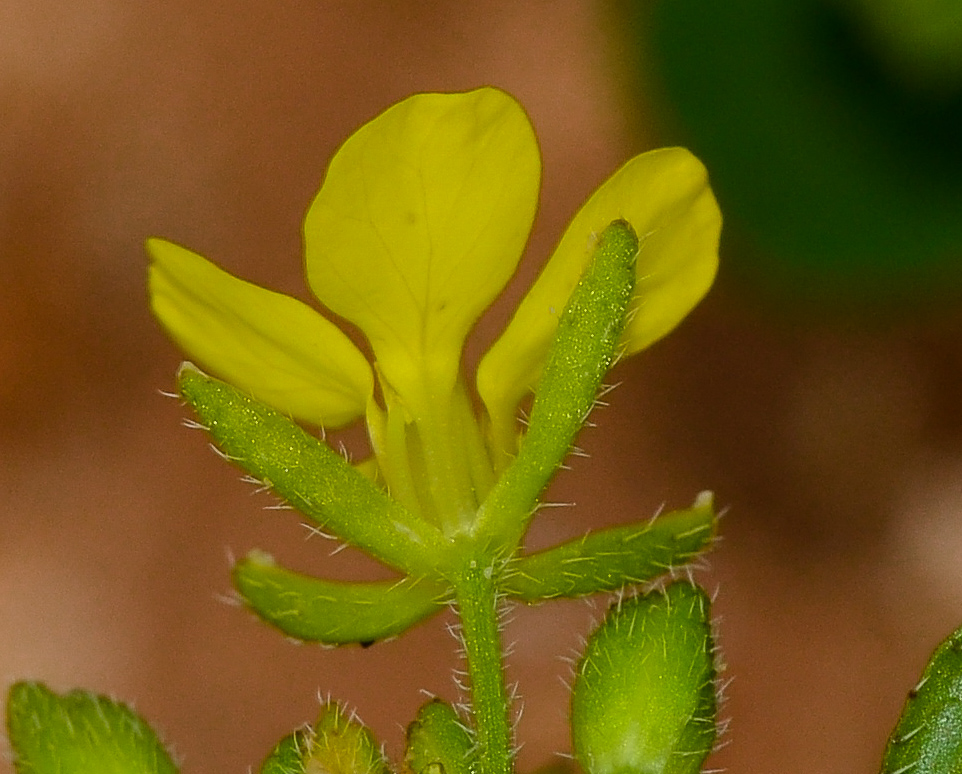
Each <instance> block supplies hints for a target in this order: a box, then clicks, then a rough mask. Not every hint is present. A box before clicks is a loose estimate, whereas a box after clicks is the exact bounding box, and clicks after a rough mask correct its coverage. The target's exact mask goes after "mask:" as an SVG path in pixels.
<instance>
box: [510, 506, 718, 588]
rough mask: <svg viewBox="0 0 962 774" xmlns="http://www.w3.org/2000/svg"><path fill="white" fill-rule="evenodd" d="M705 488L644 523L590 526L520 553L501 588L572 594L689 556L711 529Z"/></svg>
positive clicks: (654, 572)
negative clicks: (683, 505)
mask: <svg viewBox="0 0 962 774" xmlns="http://www.w3.org/2000/svg"><path fill="white" fill-rule="evenodd" d="M715 523H716V517H715V511H714V507H713V503H712V495H711V493H710V492H703V493H702V494H700V495H699V496H698V498H697V499H696V500H695V504H694V505H693V506H692V507H691V508H689V509H687V510H680V511H673V512H671V513H666V514H663V515H661V516H659V517H658V518H656V519H653V520H652V521H650V522H648V523H646V524H629V525H626V526H623V527H613V528H611V529H605V530H601V531H599V532H591V533H588V534H587V535H585V536H584V537H581V538H578V539H577V540H572V541H569V542H567V543H563V544H562V545H560V546H556V547H554V548H549V549H546V550H544V551H539V552H538V553H535V554H530V555H528V556H522V557H520V558H518V559H517V560H515V561H514V562H512V563H511V564H510V565H509V567H508V569H507V571H506V572H505V580H504V590H505V591H506V592H507V593H508V594H509V595H510V596H512V597H514V598H516V599H520V600H521V601H523V602H537V601H540V600H543V599H551V598H554V597H578V596H585V595H588V594H594V593H596V592H599V591H615V590H617V589H620V588H622V587H623V586H625V585H627V584H632V583H644V582H646V581H649V580H652V579H654V578H657V577H658V576H659V575H663V574H664V573H666V572H669V571H670V570H671V569H672V568H674V567H678V566H679V565H682V564H685V563H686V562H689V561H691V559H693V558H694V557H695V556H697V555H698V554H699V553H700V552H701V551H703V550H704V549H705V548H706V547H707V546H708V545H709V543H710V542H711V540H712V538H713V537H714V534H715Z"/></svg>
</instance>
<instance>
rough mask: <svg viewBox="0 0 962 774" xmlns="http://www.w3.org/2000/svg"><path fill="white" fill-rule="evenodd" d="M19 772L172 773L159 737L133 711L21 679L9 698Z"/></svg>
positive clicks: (84, 693) (9, 726) (9, 720)
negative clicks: (60, 692)
mask: <svg viewBox="0 0 962 774" xmlns="http://www.w3.org/2000/svg"><path fill="white" fill-rule="evenodd" d="M7 731H8V734H9V737H10V746H11V747H12V748H13V765H14V768H15V769H16V771H17V774H175V773H176V772H177V767H176V766H175V765H174V762H173V761H172V760H171V758H170V755H169V754H168V753H167V751H166V750H165V749H164V746H163V745H162V744H161V742H160V740H159V739H158V738H157V735H156V734H155V733H154V731H153V730H152V729H151V728H150V726H149V725H147V723H145V722H144V721H143V720H142V719H141V718H140V717H139V716H138V715H137V714H136V713H135V712H133V711H132V710H131V709H130V708H129V707H127V706H126V705H124V704H121V703H119V702H116V701H113V700H112V699H108V698H107V697H105V696H97V695H95V694H93V693H89V692H87V691H80V690H75V691H70V692H69V693H66V694H62V695H61V694H57V693H54V692H53V691H51V690H50V689H49V688H47V687H46V686H45V685H43V684H41V683H35V682H19V683H14V684H13V685H12V686H11V687H10V692H9V694H8V698H7Z"/></svg>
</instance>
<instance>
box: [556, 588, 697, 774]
mask: <svg viewBox="0 0 962 774" xmlns="http://www.w3.org/2000/svg"><path fill="white" fill-rule="evenodd" d="M715 705H716V700H715V665H714V645H713V642H712V635H711V626H710V621H709V600H708V597H707V595H706V594H705V592H704V591H702V590H701V589H699V588H698V587H696V586H694V585H692V584H691V583H687V582H683V581H679V582H675V583H672V584H671V585H670V586H668V587H667V588H666V589H665V590H664V591H653V592H651V593H648V594H644V595H639V596H636V597H630V598H627V599H623V600H621V601H620V602H618V603H617V604H615V605H613V606H612V607H611V609H610V610H609V612H608V615H607V617H606V619H605V621H604V623H602V625H601V626H600V627H598V629H597V630H595V632H594V633H593V634H592V635H591V637H590V638H589V639H588V643H587V646H586V648H585V654H584V656H583V657H582V659H581V661H580V662H579V664H578V667H577V671H576V673H575V683H574V687H573V689H572V700H571V731H572V742H573V746H574V753H575V757H576V758H577V760H578V762H579V763H580V764H581V766H582V768H583V769H584V770H585V771H586V772H587V773H588V774H629V773H630V774H697V772H699V771H700V770H701V766H702V763H704V761H705V758H706V757H707V756H708V753H709V752H711V749H712V747H713V745H714V741H715V733H716V732H715V711H716V706H715Z"/></svg>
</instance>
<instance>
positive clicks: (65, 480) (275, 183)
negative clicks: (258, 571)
mask: <svg viewBox="0 0 962 774" xmlns="http://www.w3.org/2000/svg"><path fill="white" fill-rule="evenodd" d="M613 26H614V24H613V22H612V19H611V18H610V16H609V15H608V13H607V12H606V11H605V9H604V7H599V6H597V5H596V4H595V3H591V2H587V0H585V1H582V2H577V1H576V0H572V1H570V2H552V3H547V2H530V3H517V2H478V3H465V4H457V5H456V4H454V3H444V2H425V3H374V2H372V3H346V2H345V3H334V2H313V3H310V2H290V3H283V4H267V3H244V2H240V3H237V2H232V3H229V2H223V1H222V0H214V1H213V2H207V3H202V4H197V3H187V2H181V1H179V0H176V1H174V2H167V3H159V2H143V3H124V2H120V1H119V0H83V2H73V3H68V2H63V0H46V2H43V3H30V2H26V1H25V0H6V2H4V3H2V4H0V106H2V116H3V121H2V126H0V268H2V274H0V277H2V279H0V496H2V507H0V678H2V680H3V683H4V685H6V684H8V683H9V682H11V681H13V680H14V679H19V678H35V679H42V680H44V681H47V682H48V683H50V685H51V686H52V687H54V688H57V689H67V688H70V687H74V686H84V687H87V688H90V689H92V690H96V691H98V692H103V693H109V694H113V695H115V696H118V697H121V698H124V699H125V700H128V701H131V702H132V703H133V704H134V705H135V706H136V707H137V708H138V709H139V710H140V711H141V712H142V713H143V714H145V715H146V716H147V718H148V719H149V720H150V721H151V722H152V723H154V724H155V725H156V726H157V727H158V728H160V729H162V730H163V732H164V734H165V736H166V738H167V739H168V740H169V741H170V742H171V743H172V744H173V746H174V749H175V750H176V751H177V753H178V754H180V755H181V756H182V757H183V760H184V771H185V772H208V771H209V772H229V771H245V770H247V767H248V766H253V767H254V768H255V769H256V767H257V765H258V764H259V762H260V761H261V759H262V758H263V757H264V755H265V754H266V753H267V752H268V751H269V749H270V748H271V747H272V746H273V744H274V743H275V742H276V741H277V740H278V739H279V738H280V737H281V736H282V735H283V734H285V733H287V732H288V731H290V730H291V729H292V728H294V727H295V726H297V725H299V724H300V723H302V722H304V721H306V720H309V719H310V718H311V716H312V715H313V713H314V711H315V708H316V702H317V699H316V696H317V694H321V695H326V694H328V693H330V694H332V695H334V696H336V697H339V698H341V699H343V700H345V701H347V702H349V703H350V704H351V705H352V706H353V707H355V708H356V709H357V710H358V712H359V714H360V716H361V717H362V718H363V719H364V720H365V721H367V722H368V723H369V724H371V725H372V726H373V727H374V729H375V731H376V732H377V733H378V735H379V736H380V738H381V739H382V740H384V741H385V743H386V745H387V748H388V750H389V751H390V752H391V753H392V754H397V753H398V752H399V751H400V748H401V744H402V738H403V732H402V730H401V725H402V724H403V723H404V722H406V721H407V720H408V719H410V718H411V716H412V715H413V713H414V711H415V709H416V708H417V706H418V705H419V704H420V703H421V702H422V701H423V695H422V693H421V692H420V691H421V689H424V690H426V691H429V692H432V693H437V694H440V695H442V696H445V697H447V698H451V699H453V698H455V697H456V693H455V691H454V688H453V684H452V680H451V676H450V669H451V667H453V666H455V665H456V661H455V659H454V657H453V655H451V653H452V645H453V642H452V640H451V638H450V636H449V635H448V634H447V633H446V631H445V630H444V626H443V621H433V622H431V623H429V624H427V625H425V626H422V627H420V628H419V629H417V630H415V631H414V632H412V633H410V634H408V635H406V636H404V637H403V638H401V639H400V640H398V641H395V642H390V643H384V644H380V645H378V646H376V647H374V648H372V649H370V650H368V651H361V650H359V649H345V650H340V651H322V650H320V649H317V648H314V647H307V646H300V647H298V646H295V645H293V644H291V643H289V642H287V641H285V640H284V639H283V638H282V637H280V636H279V635H276V634H275V633H273V632H271V631H269V630H267V629H266V628H264V627H263V626H261V625H259V624H258V623H256V622H255V621H254V620H253V619H252V618H251V617H250V616H248V615H247V614H246V613H245V612H243V611H242V610H238V609H236V608H234V607H231V606H229V605H227V604H225V603H224V601H223V599H222V597H223V596H224V595H225V594H226V592H228V590H229V587H228V567H229V564H228V561H227V556H228V553H229V551H234V552H237V553H242V552H245V551H247V550H248V549H249V548H251V547H254V546H259V547H262V548H265V549H267V550H270V551H271V552H273V553H275V554H276V555H278V557H280V558H281V559H282V560H283V561H284V562H285V563H289V564H291V565H294V566H298V567H301V568H303V569H314V570H315V571H316V572H319V573H321V572H324V573H334V572H336V573H340V574H343V575H345V576H348V575H351V574H355V575H360V574H363V572H364V571H366V570H369V569H370V568H369V566H367V565H365V564H364V563H363V562H361V561H358V560H356V559H355V558H354V557H351V556H349V555H347V554H341V555H339V556H338V557H337V558H336V559H328V558H327V556H326V554H327V552H328V551H329V550H330V546H328V545H325V544H323V543H320V542H317V541H305V537H306V535H307V533H306V531H305V530H304V529H303V528H301V527H299V526H298V520H297V518H296V516H293V515H292V514H290V513H285V512H277V511H264V510H262V507H263V506H265V505H268V504H270V502H271V501H270V499H269V498H267V497H266V496H264V495H252V493H251V488H250V487H249V486H247V485H245V484H242V483H240V482H239V481H238V478H239V474H238V473H237V471H235V470H233V469H231V468H229V467H228V466H226V465H224V464H223V462H222V461H221V460H220V459H218V458H217V457H216V456H215V455H214V454H212V453H211V452H210V450H209V449H208V448H207V444H206V441H205V439H204V438H203V437H202V436H201V435H200V434H198V433H196V432H190V431H187V430H185V429H184V428H182V427H181V426H180V420H181V419H182V418H183V417H184V416H185V411H184V410H183V409H182V407H180V406H179V405H178V403H177V402H176V401H173V400H170V399H167V398H164V397H162V396H160V395H159V393H158V391H159V390H162V389H169V388H170V386H171V383H172V376H173V372H174V369H175V368H176V366H177V363H178V362H179V356H178V353H177V352H176V351H175V349H174V348H173V346H172V345H170V344H169V343H168V342H167V341H166V340H165V338H164V337H163V335H162V334H161V333H160V331H159V329H158V327H157V326H156V325H155V324H154V322H153V321H152V320H151V318H150V317H149V315H148V313H147V310H146V304H145V293H144V271H145V256H144V252H143V248H142V244H143V240H144V238H145V237H146V236H148V235H152V234H156V235H163V236H165V237H168V238H171V239H174V240H176V241H179V242H182V243H184V244H186V245H189V246H191V247H192V248H194V249H196V250H198V251H200V252H202V253H204V254H205V255H207V256H208V257H210V258H211V259H213V260H215V261H217V262H218V263H219V264H221V265H222V266H224V267H226V268H228V269H229V270H231V271H233V272H234V273H237V274H240V275H242V276H244V277H246V278H248V279H251V280H253V281H256V282H259V283H261V284H265V285H269V286H271V287H273V288H276V289H280V290H284V291H287V292H290V293H294V294H297V295H299V296H301V297H303V298H307V295H306V291H305V288H304V284H303V280H302V277H301V272H302V269H301V264H300V235H299V227H300V221H301V218H302V216H303V213H304V211H305V209H306V207H307V204H308V203H309V201H310V199H311V198H312V196H313V193H314V191H315V190H316V188H317V185H318V183H319V181H320V178H321V176H322V174H323V172H324V169H325V166H326V163H327V161H328V159H329V158H330V156H331V154H332V153H333V151H334V150H335V148H336V147H337V145H338V144H339V143H340V142H341V141H343V139H344V138H346V137H347V136H348V134H350V132H351V131H352V130H353V129H354V128H356V127H357V126H358V125H359V124H361V123H362V122H364V121H365V120H367V119H369V118H371V117H373V116H374V115H375V114H376V113H378V112H379V111H381V110H382V109H384V108H385V107H387V106H388V105H389V104H390V103H392V102H394V101H396V100H398V99H400V98H402V97H404V96H407V95H408V94H410V93H412V92H415V91H426V90H463V89H468V88H473V87H475V86H478V85H482V84H494V85H497V86H500V87H502V88H504V89H506V90H508V91H510V92H511V93H513V94H514V95H515V96H516V97H517V98H518V99H519V100H520V101H521V102H522V104H524V106H525V108H526V109H527V110H528V111H529V114H530V116H531V119H532V121H533V123H534V125H535V127H536V130H537V132H538V134H539V137H540V140H541V143H542V149H543V155H544V170H545V171H544V193H543V198H542V208H541V213H540V215H539V220H538V223H537V225H536V229H535V233H534V235H533V238H532V240H531V243H530V246H529V253H528V255H527V257H526V262H525V264H524V270H523V276H524V277H526V278H529V279H530V277H531V276H532V275H533V272H534V271H536V268H537V265H538V263H539V261H541V260H543V258H544V256H545V255H546V254H547V252H548V251H549V250H550V248H551V246H552V244H553V242H554V240H555V239H556V238H557V237H558V236H559V235H560V233H561V230H562V228H563V226H564V224H565V222H566V221H567V219H568V218H569V217H570V215H571V214H572V213H573V212H574V210H575V209H576V208H577V206H578V205H579V204H580V203H581V201H583V199H584V197H585V196H586V195H587V194H588V193H589V192H590V191H591V190H592V189H593V188H594V187H595V186H596V185H597V184H598V183H599V182H601V181H602V180H603V179H604V178H605V177H606V176H607V175H608V174H609V173H610V172H611V171H612V170H613V169H614V168H615V167H616V166H617V165H619V164H620V163H621V162H622V161H623V160H625V159H626V158H627V157H628V156H630V155H631V154H634V153H636V152H639V151H642V150H645V149H648V148H650V147H655V145H656V144H657V137H658V135H657V121H656V120H655V119H654V118H653V115H654V113H653V112H652V113H651V115H649V110H648V107H646V106H641V107H639V106H638V105H637V104H634V105H629V102H628V96H627V89H626V87H625V83H624V77H623V73H622V62H621V55H620V54H619V48H618V46H615V45H612V37H613V33H614V32H616V30H614V29H613ZM653 109H654V108H653V106H652V110H653ZM646 127H647V128H646ZM726 249H737V246H734V245H733V246H730V247H729V246H728V245H727V244H726ZM723 260H724V253H723ZM522 290H523V282H520V281H519V282H516V283H514V284H513V285H512V286H511V288H510V289H509V298H508V299H507V300H504V301H502V302H499V304H498V305H497V306H496V308H495V310H494V313H493V315H492V317H491V319H489V320H488V321H487V322H486V324H485V325H484V326H483V327H482V329H481V330H480V331H479V332H478V335H477V337H476V341H474V342H473V344H472V348H471V354H472V356H476V354H477V352H478V351H480V349H481V348H482V347H483V345H484V343H485V342H486V341H490V340H491V338H492V337H493V335H495V333H496V331H497V329H498V326H499V325H500V324H501V323H502V322H503V320H504V319H505V315H506V314H507V310H508V309H509V308H510V300H511V299H512V298H513V299H516V298H517V297H518V296H519V294H520V293H521V292H522ZM617 378H618V379H619V380H620V381H621V382H622V386H621V387H620V388H619V389H618V390H616V391H615V392H614V393H613V394H612V395H611V398H610V403H611V404H612V405H611V407H610V408H609V409H606V410H604V411H603V412H599V413H598V414H597V415H596V416H595V420H596V421H597V423H598V428H597V429H594V430H591V431H589V432H587V433H586V434H585V436H584V437H583V439H582V445H583V446H584V447H585V448H586V449H587V450H588V451H589V452H591V454H592V458H591V459H590V460H577V461H576V464H575V466H574V470H573V471H572V472H570V473H566V474H565V475H564V476H563V477H562V478H561V479H560V480H559V481H558V483H557V485H556V487H555V490H554V492H553V496H554V497H555V499H557V500H561V501H575V502H577V504H578V507H577V508H568V509H554V510H552V511H550V512H549V513H548V514H547V515H545V516H543V517H542V521H541V522H540V523H539V524H538V526H537V527H536V528H535V530H534V532H533V534H532V542H533V544H538V545H541V544H545V543H548V542H553V541H556V540H559V539H561V538H563V537H566V536H571V535H575V534H578V533H579V532H581V531H583V530H584V529H585V528H586V527H588V526H589V525H598V524H603V523H612V522H616V521H624V520H629V519H635V518H645V517H647V516H649V515H650V514H651V513H653V512H654V511H655V510H657V509H658V508H659V507H660V506H661V505H662V504H665V505H667V506H668V507H681V506H685V505H687V504H688V503H689V502H690V501H691V499H692V497H693V496H694V495H695V493H696V492H698V491H699V490H701V489H705V488H711V489H714V490H715V491H716V492H717V493H718V499H719V502H720V503H721V504H722V505H726V506H729V507H730V510H729V513H728V515H727V516H726V518H725V520H724V522H723V532H724V540H723V542H722V543H721V544H720V546H719V549H718V550H717V551H716V552H715V554H714V555H713V556H712V557H711V569H710V570H708V571H706V572H703V573H702V574H701V575H700V577H701V579H702V580H703V582H704V583H706V585H708V586H709V587H710V588H712V589H716V588H717V590H718V600H717V611H718V614H719V627H720V641H721V644H722V647H723V650H724V659H725V661H726V662H727V664H728V672H727V675H728V677H731V678H732V682H731V685H730V686H729V687H728V688H727V691H726V695H727V697H728V701H727V704H726V705H725V708H724V709H725V714H726V716H729V717H731V718H732V723H731V727H730V730H729V732H728V734H727V735H726V737H725V741H726V742H727V746H726V747H725V748H724V749H723V750H722V751H721V752H720V753H719V754H718V755H717V756H716V758H715V762H716V763H717V765H719V766H725V767H727V768H729V769H730V770H732V771H737V772H771V771H780V772H784V774H793V773H794V772H799V773H801V772H805V773H806V774H811V772H826V773H833V772H839V774H841V772H846V774H848V773H849V772H853V771H873V770H875V769H876V768H877V765H878V760H879V756H880V753H881V748H882V745H883V743H884V740H885V738H886V736H887V734H888V732H889V730H890V729H891V726H892V725H893V724H894V721H895V719H896V717H897V715H898V712H899V710H900V708H901V703H902V700H903V697H904V694H905V692H906V690H907V689H908V688H909V687H910V686H911V685H912V683H913V682H914V680H915V679H916V677H917V676H918V673H919V671H920V670H921V667H922V666H923V664H924V661H925V659H926V657H927V656H928V654H929V653H930V651H931V650H932V649H933V648H934V646H935V645H936V643H937V642H938V641H939V640H940V639H941V638H942V637H943V636H945V635H946V634H947V633H948V632H949V631H950V630H951V629H952V628H954V627H955V626H957V625H958V624H959V623H960V622H962V408H960V400H959V398H960V397H962V317H960V316H958V315H954V316H953V315H952V314H943V315H941V316H939V317H938V318H937V319H928V320H926V321H924V322H923V321H918V322H913V321H911V320H909V321H905V320H903V321H902V322H900V323H899V324H898V325H892V326H887V327H879V326H875V327H872V328H869V329H864V328H862V329H857V328H854V327H848V328H839V327H831V326H828V325H811V324H809V325H808V326H806V327H801V326H799V325H798V324H792V323H789V322H786V321H782V320H778V319H775V318H772V317H771V316H770V315H769V314H768V313H767V312H766V311H765V310H764V305H756V304H755V303H754V302H753V300H752V299H751V298H750V297H747V296H745V295H743V294H740V293H739V292H738V291H737V289H735V288H733V287H731V283H729V282H727V281H726V279H725V277H724V275H723V277H722V280H721V281H720V283H719V285H718V287H717V288H716V289H715V291H713V293H712V295H711V296H710V298H709V300H708V301H706V302H705V303H704V304H703V305H702V306H701V307H700V308H699V309H698V310H697V311H696V312H695V313H694V314H693V315H692V317H691V318H690V319H689V320H688V321H687V322H686V323H685V324H684V325H683V326H682V327H681V328H680V329H679V331H678V332H677V333H676V334H675V335H673V336H672V337H670V338H669V339H667V340H666V341H664V342H662V343H660V344H659V345H658V346H656V347H655V348H654V349H652V350H651V351H650V352H649V353H646V354H644V355H642V356H640V357H638V358H636V359H635V360H633V361H631V362H629V363H626V364H623V365H622V366H621V367H620V369H619V372H618V373H617ZM603 609H604V603H603V602H598V603H597V604H596V605H595V606H594V607H592V606H591V605H589V604H587V603H584V602H573V603H557V604H552V605H549V606H545V607H541V608H536V609H521V610H518V611H517V612H516V614H515V615H513V617H512V621H511V623H510V624H509V626H508V628H507V633H506V637H507V639H508V640H510V641H514V642H516V648H515V655H514V657H513V658H512V661H511V665H512V670H513V676H514V677H515V678H517V679H519V680H520V681H521V686H520V692H521V695H522V696H523V697H524V700H525V712H524V716H523V718H522V720H521V722H520V725H519V733H520V737H521V740H522V741H523V742H524V747H523V749H522V751H521V765H522V768H523V769H526V770H530V769H531V768H533V767H534V766H536V765H539V764H541V763H543V762H545V761H546V760H548V759H549V758H550V756H551V755H552V753H554V752H556V751H564V750H566V749H567V746H568V742H567V732H566V725H565V723H566V711H567V694H566V688H565V686H564V685H563V682H562V680H563V679H566V678H567V676H568V675H569V670H570V668H569V666H568V665H567V664H566V663H565V662H564V661H563V660H562V657H569V656H570V655H571V654H572V652H573V650H574V649H575V648H577V647H578V643H579V640H580V638H581V637H582V636H583V635H584V634H585V633H586V631H587V628H588V626H589V623H590V621H591V620H593V619H595V618H597V617H598V616H599V615H600V614H601V612H602V611H603ZM4 767H6V768H5V769H4ZM0 769H3V770H9V769H10V767H9V764H8V763H6V762H0Z"/></svg>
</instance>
